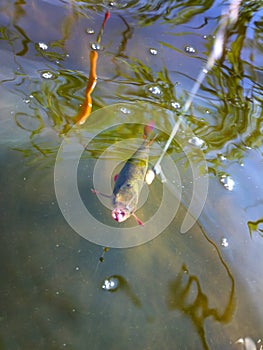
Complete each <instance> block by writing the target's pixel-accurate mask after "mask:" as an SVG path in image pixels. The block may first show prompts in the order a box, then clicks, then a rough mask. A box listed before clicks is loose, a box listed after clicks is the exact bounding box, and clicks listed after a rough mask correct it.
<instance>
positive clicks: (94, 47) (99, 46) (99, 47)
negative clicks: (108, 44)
mask: <svg viewBox="0 0 263 350" xmlns="http://www.w3.org/2000/svg"><path fill="white" fill-rule="evenodd" d="M90 47H91V48H92V50H94V51H101V50H102V46H101V45H100V44H99V43H92V44H91V45H90Z"/></svg>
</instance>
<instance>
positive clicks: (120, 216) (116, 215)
mask: <svg viewBox="0 0 263 350" xmlns="http://www.w3.org/2000/svg"><path fill="white" fill-rule="evenodd" d="M111 216H112V218H113V219H114V220H115V221H117V222H123V221H125V220H126V219H128V217H129V214H128V213H127V211H126V210H125V209H120V208H116V209H113V211H112V213H111Z"/></svg>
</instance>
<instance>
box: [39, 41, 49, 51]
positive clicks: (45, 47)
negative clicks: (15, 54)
mask: <svg viewBox="0 0 263 350" xmlns="http://www.w3.org/2000/svg"><path fill="white" fill-rule="evenodd" d="M38 46H39V48H40V49H41V50H44V51H45V50H47V49H48V46H47V44H45V43H38Z"/></svg>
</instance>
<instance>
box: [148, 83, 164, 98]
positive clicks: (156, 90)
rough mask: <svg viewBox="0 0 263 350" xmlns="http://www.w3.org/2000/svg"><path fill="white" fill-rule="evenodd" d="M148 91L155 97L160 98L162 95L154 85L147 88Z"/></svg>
mask: <svg viewBox="0 0 263 350" xmlns="http://www.w3.org/2000/svg"><path fill="white" fill-rule="evenodd" d="M149 91H150V93H152V94H153V95H155V96H158V95H159V96H160V95H161V94H162V91H161V89H160V88H159V86H156V85H154V86H151V87H149Z"/></svg>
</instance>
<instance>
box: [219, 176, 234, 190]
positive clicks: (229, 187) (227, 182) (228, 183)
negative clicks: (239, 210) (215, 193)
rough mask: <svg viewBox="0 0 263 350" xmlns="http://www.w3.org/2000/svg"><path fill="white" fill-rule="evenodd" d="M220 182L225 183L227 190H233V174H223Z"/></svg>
mask: <svg viewBox="0 0 263 350" xmlns="http://www.w3.org/2000/svg"><path fill="white" fill-rule="evenodd" d="M220 182H221V183H222V184H223V186H224V187H225V189H226V190H228V191H233V188H234V186H235V181H234V180H233V179H232V177H231V176H227V175H222V176H221V178H220Z"/></svg>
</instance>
